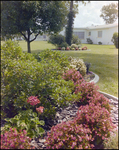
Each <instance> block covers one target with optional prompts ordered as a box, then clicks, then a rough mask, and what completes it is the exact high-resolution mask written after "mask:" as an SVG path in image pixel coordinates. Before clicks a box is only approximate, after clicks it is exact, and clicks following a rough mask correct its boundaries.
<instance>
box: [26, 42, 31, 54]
mask: <svg viewBox="0 0 119 150" xmlns="http://www.w3.org/2000/svg"><path fill="white" fill-rule="evenodd" d="M27 48H28V53H31V49H30V41H27Z"/></svg>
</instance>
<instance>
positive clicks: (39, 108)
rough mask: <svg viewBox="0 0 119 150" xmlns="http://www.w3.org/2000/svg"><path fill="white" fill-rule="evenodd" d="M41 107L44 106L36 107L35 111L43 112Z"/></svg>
mask: <svg viewBox="0 0 119 150" xmlns="http://www.w3.org/2000/svg"><path fill="white" fill-rule="evenodd" d="M43 109H44V107H43V106H40V107H38V108H36V111H37V112H39V113H43Z"/></svg>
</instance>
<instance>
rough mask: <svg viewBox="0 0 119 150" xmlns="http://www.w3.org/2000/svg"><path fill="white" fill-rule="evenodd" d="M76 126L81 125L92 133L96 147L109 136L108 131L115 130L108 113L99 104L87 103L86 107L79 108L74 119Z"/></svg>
mask: <svg viewBox="0 0 119 150" xmlns="http://www.w3.org/2000/svg"><path fill="white" fill-rule="evenodd" d="M75 121H76V123H77V124H83V125H84V127H86V128H89V129H90V130H91V131H92V137H93V138H94V142H95V143H96V145H98V144H99V143H100V142H102V140H104V139H106V138H108V137H109V136H110V131H112V130H113V128H115V125H114V124H113V123H112V120H111V118H110V113H109V111H108V110H107V109H105V108H104V107H100V105H99V104H97V105H95V104H94V103H89V105H86V106H80V107H79V110H78V112H77V116H76V118H75Z"/></svg>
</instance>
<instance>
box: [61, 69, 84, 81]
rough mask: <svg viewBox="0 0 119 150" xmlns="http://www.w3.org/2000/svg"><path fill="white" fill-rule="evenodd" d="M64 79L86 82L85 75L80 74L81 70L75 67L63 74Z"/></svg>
mask: <svg viewBox="0 0 119 150" xmlns="http://www.w3.org/2000/svg"><path fill="white" fill-rule="evenodd" d="M63 79H64V80H66V81H69V80H72V81H73V82H74V84H76V83H77V82H80V83H82V82H84V79H83V76H82V75H81V74H80V72H79V71H77V70H75V69H69V70H68V71H67V72H65V73H64V74H63Z"/></svg>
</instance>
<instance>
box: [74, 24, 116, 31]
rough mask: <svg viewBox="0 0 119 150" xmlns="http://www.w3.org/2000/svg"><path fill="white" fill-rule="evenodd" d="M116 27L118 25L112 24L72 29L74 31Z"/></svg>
mask: <svg viewBox="0 0 119 150" xmlns="http://www.w3.org/2000/svg"><path fill="white" fill-rule="evenodd" d="M115 26H118V23H114V24H105V25H92V26H88V27H79V28H74V30H76V29H87V30H88V29H102V28H112V27H115Z"/></svg>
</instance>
